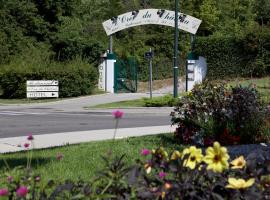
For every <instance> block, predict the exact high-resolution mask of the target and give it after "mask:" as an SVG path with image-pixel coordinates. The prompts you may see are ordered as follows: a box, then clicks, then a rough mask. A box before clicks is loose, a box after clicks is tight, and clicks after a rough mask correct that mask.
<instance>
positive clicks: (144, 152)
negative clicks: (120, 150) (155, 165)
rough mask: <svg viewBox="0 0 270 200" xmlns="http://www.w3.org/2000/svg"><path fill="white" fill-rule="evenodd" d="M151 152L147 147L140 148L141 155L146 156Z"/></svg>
mask: <svg viewBox="0 0 270 200" xmlns="http://www.w3.org/2000/svg"><path fill="white" fill-rule="evenodd" d="M150 153H151V151H150V150H149V149H142V151H141V155H142V156H147V155H149V154H150Z"/></svg>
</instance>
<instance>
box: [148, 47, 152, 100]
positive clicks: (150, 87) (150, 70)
mask: <svg viewBox="0 0 270 200" xmlns="http://www.w3.org/2000/svg"><path fill="white" fill-rule="evenodd" d="M149 52H150V54H151V55H152V49H151V48H150V51H149ZM149 73H150V76H149V89H150V99H152V85H153V84H152V83H153V76H152V56H151V57H150V59H149Z"/></svg>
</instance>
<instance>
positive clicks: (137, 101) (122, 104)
mask: <svg viewBox="0 0 270 200" xmlns="http://www.w3.org/2000/svg"><path fill="white" fill-rule="evenodd" d="M120 107H121V108H130V107H144V100H143V99H135V100H129V101H119V102H113V103H106V104H99V105H96V106H89V107H86V108H120Z"/></svg>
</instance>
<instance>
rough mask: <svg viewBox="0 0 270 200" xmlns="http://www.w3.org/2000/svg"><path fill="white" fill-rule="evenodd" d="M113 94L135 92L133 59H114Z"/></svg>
mask: <svg viewBox="0 0 270 200" xmlns="http://www.w3.org/2000/svg"><path fill="white" fill-rule="evenodd" d="M114 77H115V78H114V81H115V82H114V93H121V92H137V83H138V82H137V62H136V60H135V58H134V57H130V58H128V59H127V60H122V59H119V58H116V62H115V70H114Z"/></svg>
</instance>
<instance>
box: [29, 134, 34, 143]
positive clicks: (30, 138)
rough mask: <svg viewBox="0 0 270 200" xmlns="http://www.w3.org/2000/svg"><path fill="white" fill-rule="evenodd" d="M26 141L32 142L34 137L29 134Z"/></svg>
mask: <svg viewBox="0 0 270 200" xmlns="http://www.w3.org/2000/svg"><path fill="white" fill-rule="evenodd" d="M27 140H29V141H31V140H34V137H33V135H32V134H31V133H30V134H29V135H28V136H27Z"/></svg>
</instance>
